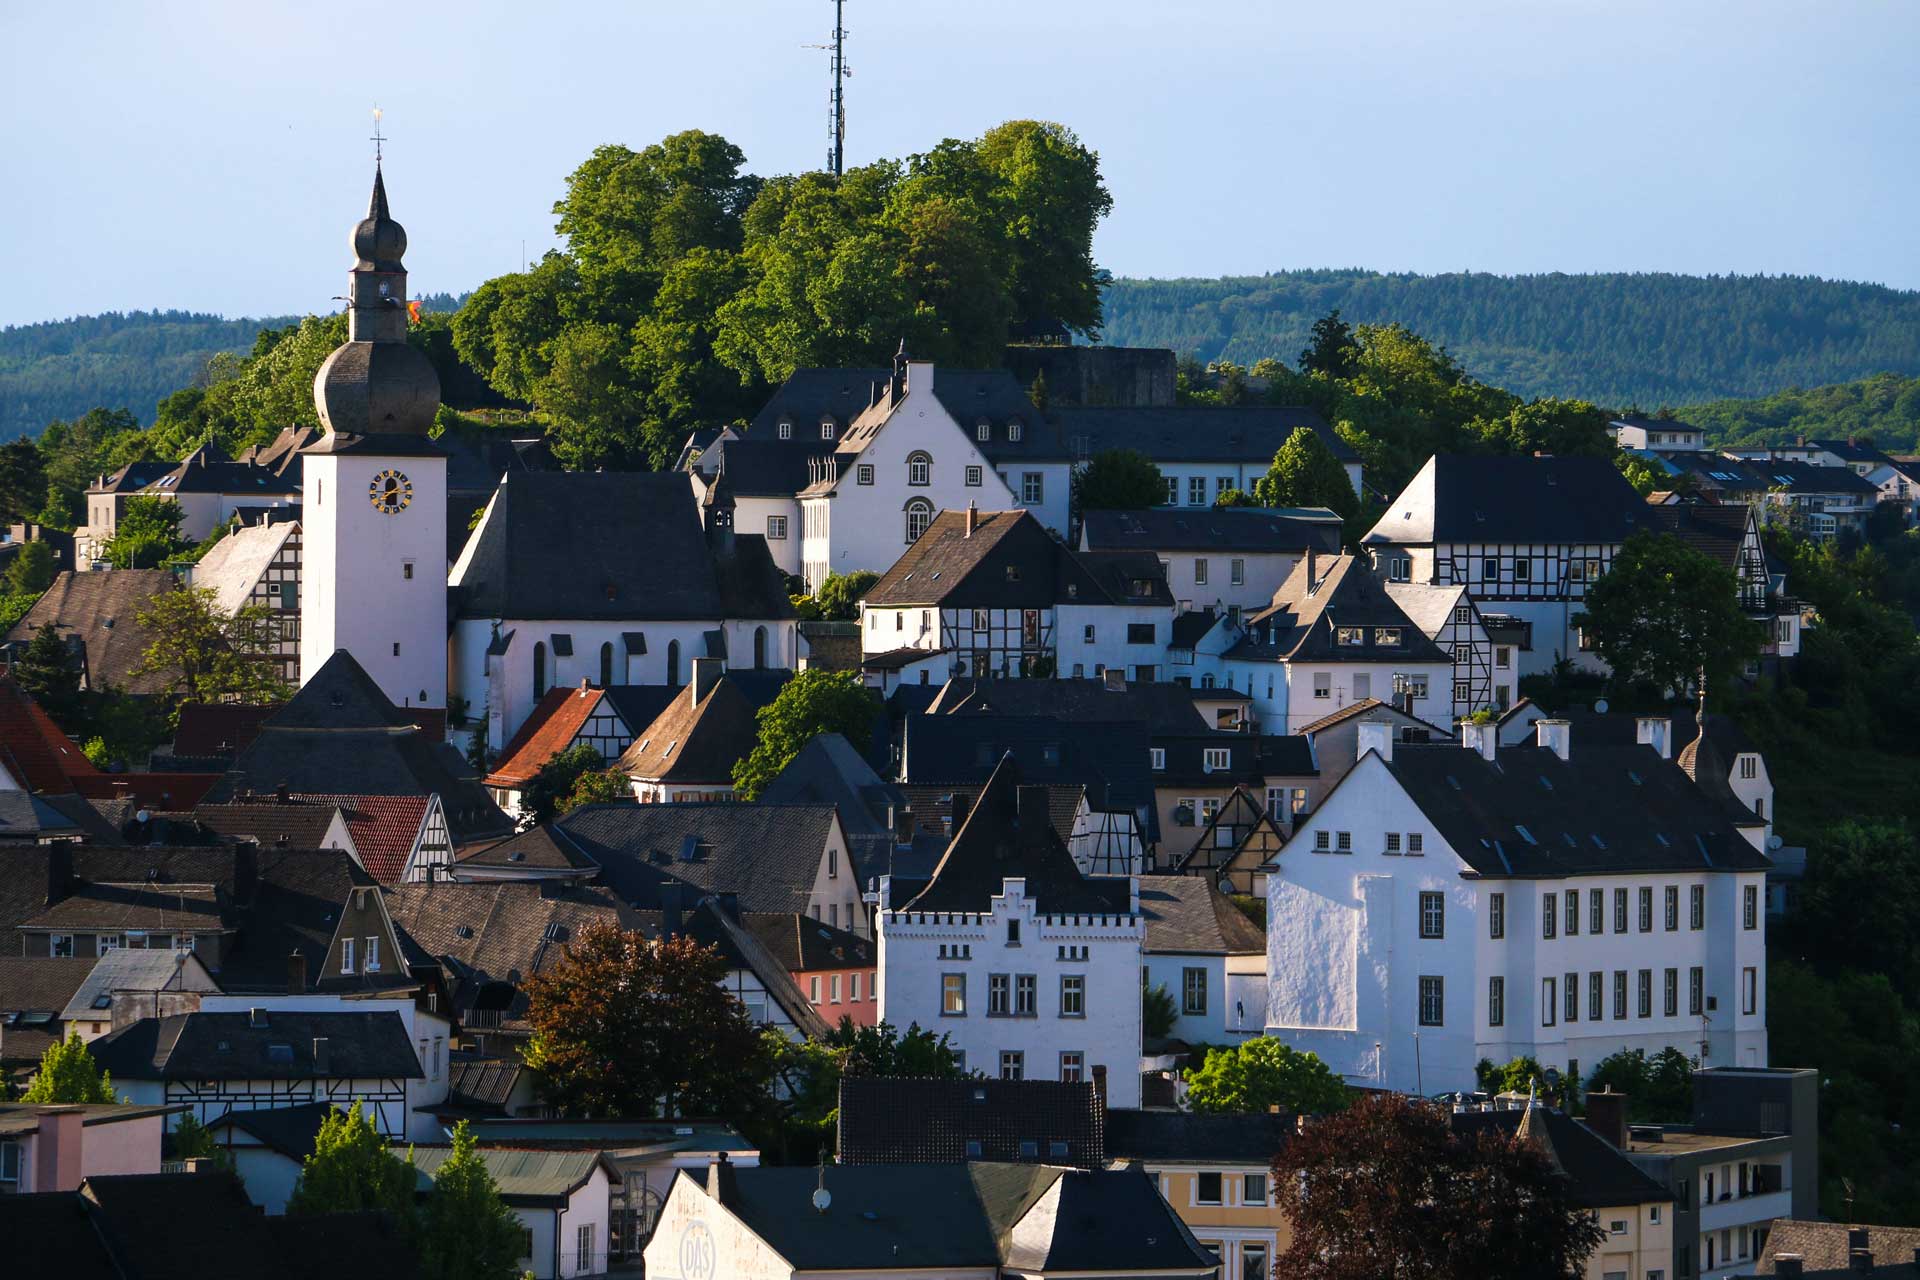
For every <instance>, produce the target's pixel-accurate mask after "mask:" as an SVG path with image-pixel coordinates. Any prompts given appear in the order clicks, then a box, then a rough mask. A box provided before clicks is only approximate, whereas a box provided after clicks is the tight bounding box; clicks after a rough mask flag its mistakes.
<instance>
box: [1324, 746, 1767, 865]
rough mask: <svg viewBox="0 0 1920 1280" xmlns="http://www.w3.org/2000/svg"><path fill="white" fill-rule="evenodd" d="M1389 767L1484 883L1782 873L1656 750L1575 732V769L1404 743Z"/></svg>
mask: <svg viewBox="0 0 1920 1280" xmlns="http://www.w3.org/2000/svg"><path fill="white" fill-rule="evenodd" d="M1386 767H1387V768H1388V769H1389V770H1391V771H1392V773H1393V776H1394V778H1395V779H1396V780H1397V781H1398V782H1399V783H1400V785H1401V786H1402V787H1403V788H1404V789H1405V790H1406V792H1407V794H1408V795H1409V796H1410V797H1411V798H1412V800H1413V802H1414V803H1415V804H1417V805H1418V806H1419V807H1420V809H1421V810H1422V812H1424V813H1425V814H1426V815H1427V818H1428V820H1429V821H1431V822H1432V823H1433V824H1434V826H1435V827H1436V828H1437V829H1438V830H1439V832H1440V834H1441V836H1442V837H1443V838H1444V839H1445V840H1446V841H1447V843H1448V844H1449V845H1451V846H1452V847H1453V849H1454V851H1455V852H1456V853H1457V854H1459V856H1460V857H1461V859H1462V860H1463V861H1465V862H1466V863H1467V864H1468V865H1469V866H1471V867H1472V868H1473V869H1474V870H1475V871H1477V872H1479V873H1480V874H1481V875H1486V876H1497V877H1507V876H1515V877H1530V876H1567V875H1617V874H1622V873H1625V872H1645V871H1762V870H1765V869H1766V868H1767V867H1768V866H1769V865H1770V864H1769V863H1768V861H1767V859H1766V858H1765V857H1764V856H1763V855H1762V854H1761V853H1760V852H1759V851H1758V850H1756V849H1754V847H1753V846H1752V845H1751V844H1749V843H1748V842H1747V840H1746V838H1745V837H1743V836H1742V835H1740V833H1739V832H1738V831H1737V830H1736V829H1735V827H1734V825H1733V823H1732V822H1731V821H1730V820H1729V818H1728V817H1727V815H1726V812H1725V810H1724V809H1723V808H1722V807H1721V806H1720V805H1719V804H1718V803H1716V802H1715V801H1714V800H1713V799H1712V798H1711V797H1709V796H1707V795H1706V794H1705V793H1703V792H1702V791H1701V790H1700V789H1699V788H1698V787H1696V786H1694V784H1693V781H1692V779H1690V778H1688V777H1687V776H1686V774H1685V773H1683V772H1682V771H1681V769H1680V766H1679V765H1678V764H1676V763H1675V762H1673V761H1670V760H1662V759H1661V758H1660V756H1659V753H1657V752H1656V751H1654V749H1653V748H1652V747H1644V746H1632V747H1610V746H1604V745H1596V744H1586V743H1582V742H1581V741H1580V738H1579V736H1578V735H1577V734H1575V735H1572V742H1571V746H1570V749H1569V752H1568V759H1566V760H1561V759H1560V757H1559V756H1558V755H1556V754H1555V753H1554V752H1553V751H1552V750H1550V749H1547V748H1542V747H1537V746H1519V747H1502V748H1500V750H1499V751H1498V753H1497V754H1496V757H1495V759H1494V760H1492V761H1489V760H1487V759H1485V758H1484V757H1482V756H1481V755H1480V753H1479V752H1478V751H1470V750H1467V749H1465V748H1462V747H1459V746H1455V745H1452V744H1431V745H1429V744H1417V743H1397V744H1395V746H1394V751H1393V759H1392V761H1391V762H1388V763H1387V766H1386ZM1353 776H1354V775H1353V774H1348V775H1347V777H1348V779H1349V780H1350V779H1351V778H1352V777H1353ZM1342 785H1345V782H1344V781H1343V784H1342ZM1323 807H1324V806H1323Z"/></svg>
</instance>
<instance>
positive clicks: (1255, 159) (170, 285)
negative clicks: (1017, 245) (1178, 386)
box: [0, 0, 1920, 324]
mask: <svg viewBox="0 0 1920 1280" xmlns="http://www.w3.org/2000/svg"><path fill="white" fill-rule="evenodd" d="M83 9H84V12H82V10H83ZM831 15H832V6H831V4H830V3H829V2H828V0H730V2H729V3H725V4H719V3H700V2H699V0H694V2H692V3H688V2H687V0H679V2H678V3H673V4H668V3H665V2H664V0H622V2H619V3H614V2H605V3H593V4H585V3H582V4H572V3H552V2H550V3H544V4H528V3H517V4H506V3H501V4H495V3H466V4H461V5H458V6H453V5H444V6H442V5H427V4H415V3H401V2H400V0H389V2H388V3H386V4H368V3H359V2H358V0H316V2H314V3H300V4H290V3H288V4H282V3H269V2H267V0H254V2H253V3H191V2H186V0H168V2H167V3H165V4H155V3H140V4H132V3H125V4H116V3H100V4H93V5H87V6H81V5H31V4H26V3H19V2H8V3H0V113H3V115H0V118H4V120H5V121H6V124H5V130H6V153H5V172H6V175H7V181H6V183H5V188H4V190H5V195H4V197H3V198H0V245H4V246H5V247H6V248H5V253H4V259H0V261H4V268H5V270H4V275H0V324H9V323H22V322H28V321H33V320H41V319H50V318H57V317H61V316H66V315H73V314H84V313H90V312H96V311H101V310H107V309H125V308H134V307H180V308H189V309H193V310H204V311H217V312H223V313H226V314H232V315H240V314H254V315H259V314H274V313H285V312H298V311H317V310H325V309H327V308H329V307H330V306H332V305H333V304H332V302H331V299H332V297H333V295H335V294H337V293H340V292H342V284H343V278H342V273H343V272H344V271H345V269H346V267H347V265H348V254H347V251H346V248H345V242H346V233H347V229H348V228H349V227H350V226H351V224H352V223H353V221H354V220H355V219H356V218H357V217H358V216H359V215H360V213H361V211H362V209H363V208H364V202H365V197H366V189H367V185H368V181H369V177H370V173H369V171H370V168H371V165H370V160H371V156H370V150H371V144H370V143H368V142H366V141H365V138H366V135H367V134H368V132H369V127H368V126H369V119H368V113H369V109H370V108H371V106H372V105H373V104H374V103H376V102H378V103H380V104H381V105H382V106H383V107H384V108H385V109H386V129H387V132H388V133H389V134H390V135H391V138H392V141H391V143H390V144H389V146H388V151H387V155H388V166H387V173H388V187H389V190H390V192H391V195H392V197H393V206H394V212H395V214H396V216H397V217H399V218H400V219H401V220H402V221H403V222H404V223H405V224H406V226H407V229H408V233H409V235H410V237H411V239H412V242H413V248H412V250H411V251H410V252H409V254H408V263H409V265H410V267H411V268H412V269H413V273H414V275H413V284H414V286H415V288H416V289H418V290H421V291H426V292H434V291H440V290H447V291H459V290H462V289H467V288H471V287H472V286H474V285H475V284H477V283H479V282H480V281H481V280H483V279H485V278H487V277H488V276H490V275H494V274H498V273H499V272H501V271H506V270H512V269H514V268H515V267H517V266H518V264H519V262H520V257H521V246H522V243H523V241H524V243H525V246H526V252H527V254H528V255H529V256H535V255H537V254H538V253H539V252H540V251H541V250H542V249H544V248H546V247H547V246H549V245H550V244H551V243H552V221H553V219H552V216H551V213H550V208H551V205H552V203H553V200H554V199H555V197H556V196H557V195H558V194H559V193H560V191H561V189H562V184H563V180H564V178H565V176H566V174H567V173H568V172H569V171H570V170H571V169H572V168H573V167H574V166H575V165H576V164H578V163H579V161H580V160H581V159H582V158H584V157H585V156H586V155H587V153H588V152H589V151H590V150H591V149H592V148H593V147H594V146H596V145H598V144H600V143H603V142H615V141H618V142H623V143H626V144H628V145H631V146H636V147H637V146H642V145H645V144H646V143H648V142H652V141H655V140H657V139H658V138H660V137H662V136H664V135H665V134H668V133H671V132H674V131H677V130H680V129H686V128H693V127H698V128H703V129H707V130H710V131H714V132H718V133H721V134H724V135H725V136H727V137H728V138H730V139H732V140H733V141H734V142H735V143H737V144H738V145H739V146H740V147H741V148H742V149H743V150H744V151H745V152H746V153H747V156H748V161H749V165H750V167H751V168H753V169H754V171H756V172H761V173H778V172H790V171H794V170H797V169H804V168H813V167H818V166H820V165H821V164H822V163H823V160H824V153H825V143H826V114H827V112H826V101H825V92H826V84H827V76H826V63H825V55H824V54H822V53H819V52H816V51H814V50H810V49H806V48H804V47H802V46H803V45H805V44H806V43H808V42H811V41H819V40H822V39H824V38H825V36H826V33H827V32H828V30H829V29H830V27H831V22H832V19H831ZM847 26H848V29H849V31H850V32H851V40H850V42H849V49H848V60H849V62H850V64H851V65H852V67H853V71H854V75H853V78H852V80H851V81H850V82H849V85H848V92H849V97H848V107H849V138H848V152H849V159H850V161H851V162H853V163H859V162H862V161H864V160H868V159H872V158H875V157H879V156H898V155H904V154H906V153H908V152H911V151H914V150H920V149H924V148H926V147H928V146H929V145H931V144H932V143H934V142H936V141H937V140H938V139H940V138H942V137H948V136H961V137H971V136H976V135H978V134H979V133H980V132H981V131H983V130H984V129H986V128H989V127H991V126H992V125H994V124H996V123H998V122H999V121H1001V120H1005V119H1012V118H1019V117H1040V118H1045V119H1051V120H1058V121H1061V122H1063V123H1065V124H1067V125H1069V126H1070V127H1072V128H1073V129H1075V130H1077V131H1078V132H1079V134H1080V136H1081V138H1082V139H1083V140H1084V141H1085V142H1087V143H1088V144H1089V145H1091V146H1093V147H1095V148H1096V149H1098V150H1099V152H1100V154H1101V159H1102V164H1103V167H1104V169H1105V172H1106V176H1107V180H1108V185H1109V186H1110V187H1111V188H1112V190H1113V194H1114V200H1115V210H1114V213H1113V216H1112V217H1111V218H1110V219H1108V221H1107V222H1106V224H1105V225H1104V226H1103V228H1102V229H1101V232H1100V236H1099V240H1098V243H1097V250H1098V255H1099V258H1100V261H1101V262H1102V264H1103V265H1105V266H1106V267H1108V268H1109V269H1111V270H1112V271H1114V272H1115V273H1116V274H1121V275H1157V276H1168V275H1220V274H1239V273H1257V272H1260V271H1266V270H1279V269H1285V268H1291V267H1313V266H1364V267H1372V268H1378V269H1383V270H1413V271H1423V272H1430V271H1450V270H1460V269H1473V270H1478V271H1494V272H1533V271H1570V272H1571V271H1596V270H1648V271H1683V272H1769V273H1779V272H1792V273H1806V274H1815V275H1823V276H1828V277H1837V278H1846V279H1859V280H1873V281H1880V282H1883V283H1886V284H1890V285H1895V286H1898V287H1901V288H1920V235H1916V234H1915V232H1916V218H1915V210H1916V209H1920V163H1916V158H1917V157H1920V147H1917V146H1916V143H1920V138H1917V137H1916V133H1917V132H1920V76H1916V75H1914V74H1913V65H1914V64H1913V57H1914V53H1915V51H1916V50H1917V49H1920V5H1914V4H1911V3H1907V2H1906V0H1816V2H1814V3H1806V2H1805V0H1740V2H1738V3H1733V2H1728V3H1719V2H1709V0H1664V2H1663V3H1647V2H1643V0H1605V2H1603V0H1452V2H1451V3H1440V2H1438V0H1434V2H1431V3H1430V2H1428V0H1372V2H1371V3H1368V4H1358V3H1347V4H1326V3H1311V4H1309V3H1301V2H1300V0H1270V2H1269V3H1235V2H1228V0H1222V2H1219V3H1199V2H1194V0H1189V2H1188V3H1184V4H1177V3H1166V2H1165V0H1158V2H1153V3H1149V2H1148V0H914V2H913V3H911V4H907V5H902V4H897V3H895V4H883V3H881V2H880V0H850V2H849V4H848V16H847Z"/></svg>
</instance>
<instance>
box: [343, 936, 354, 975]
mask: <svg viewBox="0 0 1920 1280" xmlns="http://www.w3.org/2000/svg"><path fill="white" fill-rule="evenodd" d="M353 971H354V968H353V939H352V938H342V939H340V972H341V973H352V972H353Z"/></svg>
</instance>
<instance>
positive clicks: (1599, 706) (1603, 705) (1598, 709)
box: [1593, 698, 1607, 716]
mask: <svg viewBox="0 0 1920 1280" xmlns="http://www.w3.org/2000/svg"><path fill="white" fill-rule="evenodd" d="M1593 713H1594V714H1595V715H1597V716H1603V715H1605V714H1607V700H1606V699H1605V698H1602V699H1600V700H1599V701H1598V702H1596V703H1594V704H1593Z"/></svg>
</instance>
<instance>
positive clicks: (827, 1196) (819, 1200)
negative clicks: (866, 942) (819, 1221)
mask: <svg viewBox="0 0 1920 1280" xmlns="http://www.w3.org/2000/svg"><path fill="white" fill-rule="evenodd" d="M832 1203H833V1192H831V1191H829V1190H827V1189H826V1188H825V1187H815V1188H814V1189H813V1211H814V1212H815V1213H825V1212H826V1211H827V1206H828V1205H830V1204H832Z"/></svg>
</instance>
